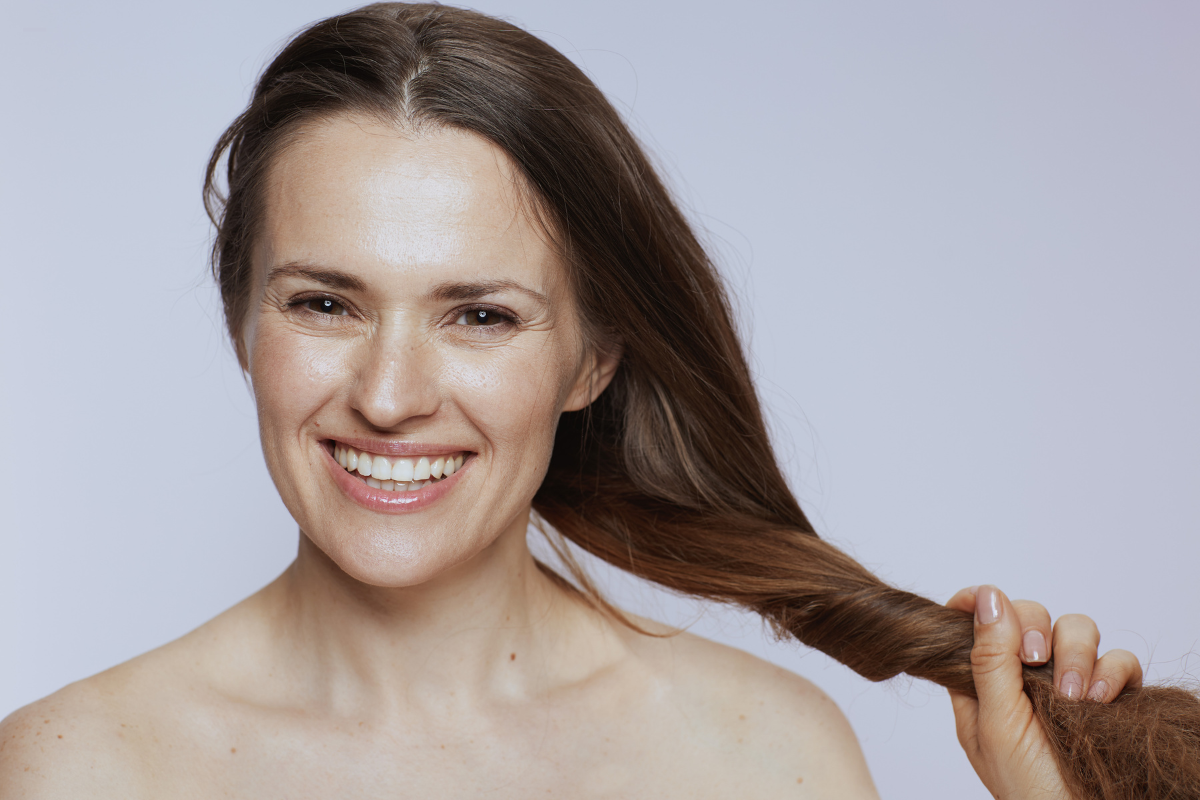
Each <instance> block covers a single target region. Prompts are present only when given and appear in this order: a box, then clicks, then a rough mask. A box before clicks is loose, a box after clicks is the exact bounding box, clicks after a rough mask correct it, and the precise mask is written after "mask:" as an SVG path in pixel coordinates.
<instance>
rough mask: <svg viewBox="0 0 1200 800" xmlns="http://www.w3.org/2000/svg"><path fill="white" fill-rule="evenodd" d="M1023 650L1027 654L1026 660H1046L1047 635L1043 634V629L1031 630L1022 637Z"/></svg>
mask: <svg viewBox="0 0 1200 800" xmlns="http://www.w3.org/2000/svg"><path fill="white" fill-rule="evenodd" d="M1021 652H1022V654H1023V655H1024V656H1025V661H1026V662H1038V663H1041V662H1042V661H1045V660H1046V637H1045V636H1042V632H1041V631H1029V632H1028V633H1026V634H1025V636H1024V637H1023V638H1022V639H1021Z"/></svg>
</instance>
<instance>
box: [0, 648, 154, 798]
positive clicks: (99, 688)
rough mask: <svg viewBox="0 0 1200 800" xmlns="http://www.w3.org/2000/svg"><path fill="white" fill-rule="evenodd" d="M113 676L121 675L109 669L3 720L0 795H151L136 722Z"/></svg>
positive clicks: (18, 796) (15, 796) (117, 679)
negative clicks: (143, 783)
mask: <svg viewBox="0 0 1200 800" xmlns="http://www.w3.org/2000/svg"><path fill="white" fill-rule="evenodd" d="M118 669H119V668H118ZM110 672H111V671H110ZM114 678H115V679H116V681H120V680H121V676H120V674H119V673H118V675H116V676H114V675H111V674H109V673H102V674H100V675H96V676H93V677H91V678H88V679H86V680H83V681H80V682H78V683H74V684H71V685H70V686H67V687H66V688H64V689H60V690H59V691H57V692H55V693H54V694H52V695H50V696H49V697H46V698H43V699H41V700H38V701H37V702H34V703H31V704H29V705H27V706H25V707H24V708H21V709H18V710H17V711H15V712H13V713H12V714H10V715H9V716H8V717H7V718H6V719H5V720H3V721H2V722H0V797H4V798H6V800H7V799H8V798H11V800H18V798H19V799H20V800H35V798H36V799H37V800H41V799H42V798H46V799H47V800H49V799H50V798H67V797H81V796H87V797H96V798H109V797H112V798H117V797H121V798H136V797H141V796H143V795H144V794H145V792H144V787H143V786H141V785H140V781H141V777H142V775H143V774H144V770H143V769H141V768H140V764H141V762H142V753H141V752H139V751H140V748H139V747H138V742H137V737H136V735H135V730H134V729H131V728H129V727H128V726H129V725H130V724H131V723H129V722H125V723H123V722H122V721H121V720H122V719H123V718H130V719H132V716H131V715H130V714H127V713H123V709H122V706H123V705H124V702H123V692H121V691H120V688H119V687H118V686H116V685H114V683H115V682H116V681H114ZM132 724H134V725H136V723H132Z"/></svg>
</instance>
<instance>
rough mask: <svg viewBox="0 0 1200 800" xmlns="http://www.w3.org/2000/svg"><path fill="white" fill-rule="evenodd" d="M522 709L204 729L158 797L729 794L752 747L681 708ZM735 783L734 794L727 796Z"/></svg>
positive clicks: (749, 772)
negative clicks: (736, 743)
mask: <svg viewBox="0 0 1200 800" xmlns="http://www.w3.org/2000/svg"><path fill="white" fill-rule="evenodd" d="M610 711H611V712H618V713H610V714H603V713H596V709H586V710H584V709H574V710H570V709H561V708H560V709H542V710H538V709H533V710H529V709H525V710H523V711H521V712H516V711H514V712H512V713H509V714H503V713H501V714H493V715H489V716H487V717H475V718H471V719H462V718H458V719H454V718H446V719H439V718H437V717H433V718H421V719H415V718H414V719H409V720H404V721H402V722H399V723H395V722H392V723H388V724H385V725H380V724H378V723H377V722H372V721H368V720H353V719H343V720H339V721H337V722H329V721H316V720H309V719H304V718H279V719H275V720H273V721H272V722H270V723H268V724H264V719H263V718H262V717H261V716H258V717H256V719H255V721H254V724H239V723H238V721H237V720H224V721H222V722H219V723H214V724H209V725H205V726H199V727H197V728H196V729H195V732H194V735H192V736H189V737H187V738H189V739H190V741H186V742H180V743H179V746H177V747H168V748H166V749H164V751H163V752H162V753H161V756H160V758H159V759H156V761H157V763H158V764H159V765H160V766H161V768H160V769H159V770H157V771H156V772H157V774H156V776H155V782H156V784H157V785H156V787H155V792H154V793H155V795H156V796H161V797H181V798H183V797H196V798H201V797H205V798H208V797H214V796H221V795H222V794H226V793H228V794H229V795H233V796H238V797H246V798H258V797H262V798H266V797H272V798H274V797H287V798H309V797H311V798H322V799H324V798H328V797H331V796H342V797H355V798H396V799H397V800H399V799H400V798H430V797H437V798H464V799H465V798H483V797H487V798H489V799H490V798H531V797H571V798H581V799H582V798H641V797H646V798H650V797H653V798H671V797H680V798H683V797H688V798H697V797H708V796H730V795H731V792H730V791H728V790H730V789H733V788H734V787H737V786H741V788H742V789H743V790H745V788H746V785H747V781H750V782H753V779H754V775H755V774H756V773H759V770H757V769H756V768H755V763H754V762H755V760H756V759H755V758H754V756H753V754H750V753H745V752H738V750H737V748H736V747H731V746H730V743H729V742H727V741H725V740H724V739H723V737H720V736H713V735H711V733H712V732H711V731H708V730H706V727H705V726H703V725H697V724H695V721H694V720H690V719H689V717H688V714H687V711H686V709H672V708H669V707H653V708H640V709H639V708H632V709H624V713H619V712H621V711H622V710H621V709H610ZM738 793H739V792H736V791H734V792H732V794H733V795H736V794H738Z"/></svg>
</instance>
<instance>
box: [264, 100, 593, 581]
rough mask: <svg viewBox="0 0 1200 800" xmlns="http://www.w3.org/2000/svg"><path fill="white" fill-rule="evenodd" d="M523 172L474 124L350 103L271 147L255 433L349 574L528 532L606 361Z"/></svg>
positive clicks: (396, 574)
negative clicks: (351, 114)
mask: <svg viewBox="0 0 1200 800" xmlns="http://www.w3.org/2000/svg"><path fill="white" fill-rule="evenodd" d="M521 191H522V190H521V188H520V181H519V180H518V177H517V173H516V171H515V168H514V167H513V166H512V164H511V163H510V161H509V160H508V158H507V157H506V156H505V155H504V153H503V152H502V151H500V150H499V149H498V148H496V147H495V146H493V145H492V144H490V143H488V142H486V141H485V140H483V139H481V138H479V137H477V136H474V135H472V134H469V133H463V132H459V131H453V130H440V131H433V132H427V133H422V134H419V135H417V134H411V133H407V132H403V131H400V130H397V129H395V128H393V127H390V126H387V125H384V124H381V123H377V122H371V121H366V120H363V119H359V118H348V117H343V118H336V119H333V120H331V121H326V122H322V123H320V124H318V125H315V126H313V127H311V128H308V129H306V130H305V131H304V132H303V133H302V134H301V136H300V137H299V139H298V140H297V141H296V142H294V143H292V144H290V145H289V146H288V147H287V148H286V149H285V150H284V151H283V152H282V153H281V154H280V155H279V156H278V157H277V159H276V161H275V162H274V164H273V165H272V169H271V173H270V179H269V181H268V187H267V190H266V196H265V199H266V213H265V219H264V226H263V230H262V232H261V235H260V237H259V239H258V241H257V242H256V243H255V251H254V261H255V265H254V266H255V275H256V283H255V293H256V294H255V298H254V301H253V302H252V304H251V308H250V311H249V314H248V316H247V320H246V325H245V329H244V331H243V337H244V345H245V348H246V354H247V361H248V369H249V373H250V377H251V380H252V382H253V386H254V394H255V398H256V401H257V405H258V418H259V428H260V431H261V435H262V443H263V450H264V452H265V455H266V460H267V466H268V468H269V469H270V472H271V476H272V477H273V478H274V481H275V485H276V486H277V487H278V489H279V492H280V494H281V495H282V497H283V501H284V503H285V504H286V505H287V507H288V509H289V510H290V511H291V513H292V515H293V516H294V517H295V518H296V520H297V521H298V522H299V524H300V527H301V529H302V530H303V531H304V533H305V534H307V535H308V537H309V538H310V539H311V540H312V541H313V542H314V543H315V544H316V545H317V546H318V547H319V548H321V550H323V551H324V552H325V553H326V554H328V555H329V556H330V558H332V560H333V561H334V562H336V563H337V564H338V565H339V566H340V567H341V568H342V569H343V570H345V571H346V572H347V573H348V574H350V575H351V576H352V577H354V578H356V579H358V580H361V581H364V582H366V583H369V584H372V585H377V586H408V585H413V584H417V583H420V582H422V581H425V580H427V579H428V578H430V577H432V576H434V575H436V574H438V573H439V572H441V571H443V570H445V569H447V568H449V567H452V566H454V565H456V564H459V563H461V562H463V561H465V560H467V559H469V558H471V557H472V556H474V555H476V554H478V553H479V552H481V551H483V550H484V549H485V548H487V547H488V546H489V545H491V544H492V543H493V542H495V541H496V540H497V538H498V537H500V536H501V534H503V533H505V532H509V533H510V534H511V535H521V536H523V535H524V530H525V525H526V520H527V515H528V510H529V504H530V501H531V499H532V498H533V495H534V493H535V492H536V491H537V488H538V486H539V484H540V483H541V480H542V477H543V475H544V474H545V470H546V466H547V464H548V462H549V458H550V452H551V446H552V444H553V438H554V430H555V427H556V424H557V421H558V417H559V414H560V413H561V412H562V411H564V410H573V409H578V408H582V407H583V406H585V405H586V404H587V403H589V402H590V401H591V400H592V399H593V398H594V394H595V393H596V392H598V391H599V390H600V389H601V388H602V387H603V385H604V384H605V383H606V381H607V378H608V377H609V376H610V375H611V370H612V367H613V366H614V365H613V363H612V362H611V360H608V359H596V358H593V357H592V356H591V355H590V354H589V353H587V351H586V348H585V346H584V342H583V338H582V336H581V326H580V322H579V318H578V315H577V312H576V310H575V308H574V305H573V301H572V298H571V296H570V292H569V289H568V285H567V280H566V275H565V273H564V269H563V267H562V265H561V264H560V263H559V262H558V260H557V258H556V257H555V255H554V253H553V252H552V250H551V248H550V247H549V246H548V244H547V243H546V241H545V240H544V234H543V233H542V231H541V229H540V228H539V227H538V226H537V224H536V223H535V222H533V221H532V220H531V219H530V217H529V216H528V215H527V214H526V212H525V211H524V210H523V205H522V196H521ZM368 473H369V477H368ZM439 473H440V475H441V477H440V478H439V477H438V475H439Z"/></svg>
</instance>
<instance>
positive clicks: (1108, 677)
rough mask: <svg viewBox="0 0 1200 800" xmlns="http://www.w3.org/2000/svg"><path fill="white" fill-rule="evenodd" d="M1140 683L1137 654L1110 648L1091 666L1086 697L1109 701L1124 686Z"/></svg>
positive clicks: (1100, 701)
mask: <svg viewBox="0 0 1200 800" xmlns="http://www.w3.org/2000/svg"><path fill="white" fill-rule="evenodd" d="M1141 685H1142V665H1141V663H1140V662H1139V661H1138V660H1137V656H1135V655H1134V654H1133V653H1131V652H1129V651H1128V650H1110V651H1108V652H1107V653H1105V654H1104V655H1103V656H1101V657H1100V659H1099V660H1098V661H1097V662H1096V666H1095V667H1093V668H1092V683H1091V686H1089V687H1088V690H1087V695H1086V696H1087V698H1088V699H1089V700H1095V701H1096V702H1098V703H1109V702H1112V701H1113V700H1115V699H1116V697H1117V695H1119V694H1120V693H1121V690H1122V689H1124V688H1125V687H1134V686H1141Z"/></svg>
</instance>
